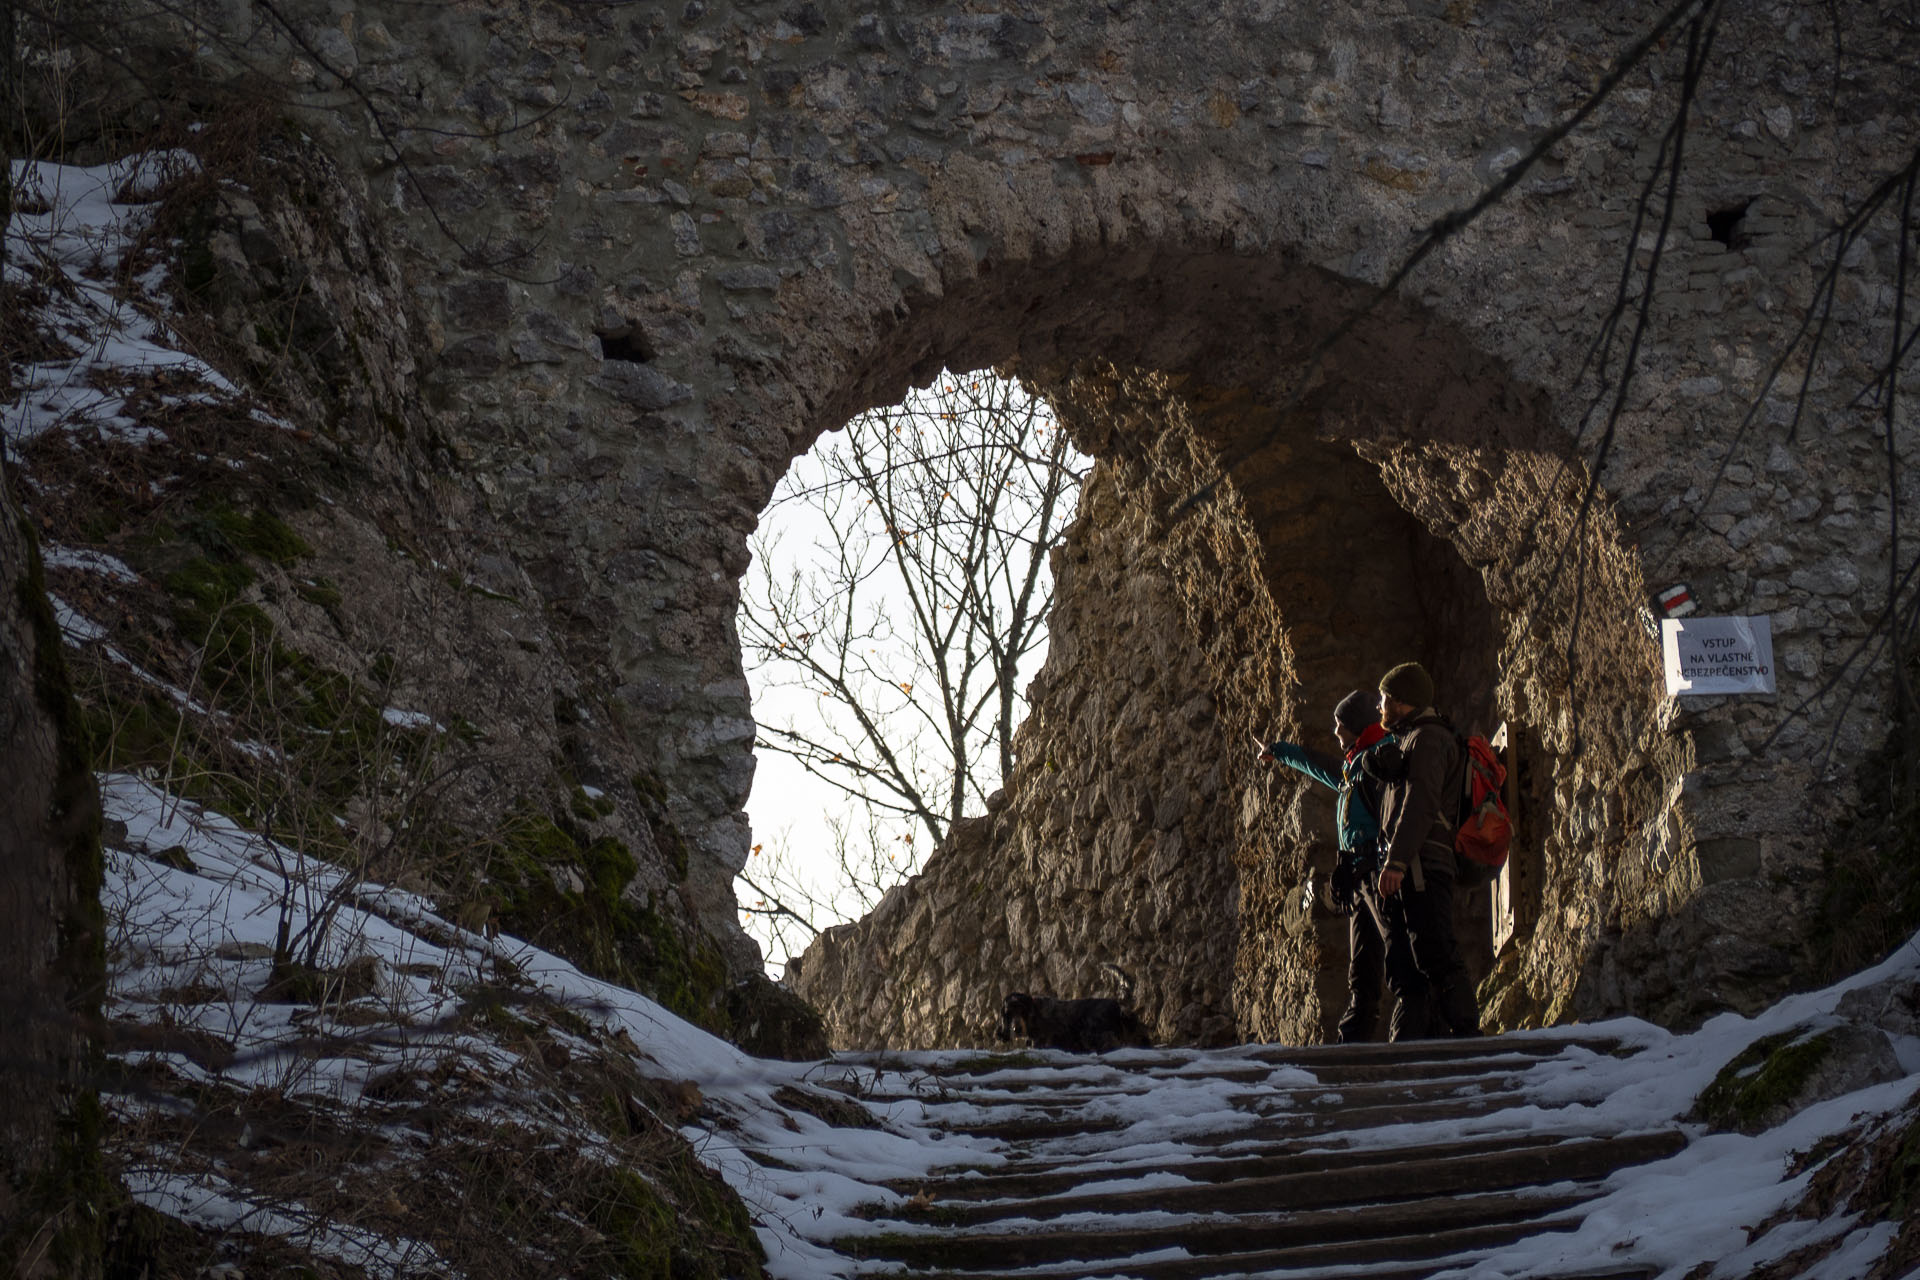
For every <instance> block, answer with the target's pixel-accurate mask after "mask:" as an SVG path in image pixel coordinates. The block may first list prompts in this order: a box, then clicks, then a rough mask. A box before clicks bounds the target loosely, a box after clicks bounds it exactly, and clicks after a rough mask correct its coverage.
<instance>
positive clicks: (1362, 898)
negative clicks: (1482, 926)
mask: <svg viewBox="0 0 1920 1280" xmlns="http://www.w3.org/2000/svg"><path fill="white" fill-rule="evenodd" d="M1333 736H1334V739H1335V740H1336V741H1337V742H1339V744H1340V750H1341V751H1342V752H1343V753H1344V759H1334V758H1333V757H1331V756H1327V755H1325V754H1323V753H1321V752H1318V751H1315V750H1313V749H1311V748H1309V747H1305V746H1302V745H1300V744H1299V743H1295V742H1275V743H1272V744H1270V745H1268V746H1267V747H1265V748H1264V749H1263V750H1262V751H1261V752H1260V763H1261V764H1262V765H1265V764H1269V763H1271V762H1273V761H1275V760H1278V761H1279V762H1280V763H1281V764H1283V765H1286V766H1287V767H1288V768H1290V769H1294V770H1297V771H1299V772H1300V773H1303V774H1305V775H1306V776H1307V777H1309V778H1312V779H1313V780H1314V781H1315V782H1318V783H1320V784H1321V785H1322V786H1326V787H1330V788H1332V789H1333V790H1334V791H1335V792H1337V793H1338V794H1339V799H1338V801H1337V802H1336V809H1335V821H1336V826H1337V831H1338V835H1339V840H1340V864H1339V866H1338V867H1337V868H1336V869H1335V871H1334V877H1333V890H1334V892H1333V901H1334V905H1335V906H1336V907H1347V906H1350V907H1351V914H1350V916H1349V917H1348V920H1347V1010H1346V1012H1345V1013H1344V1014H1343V1015H1341V1018H1340V1025H1339V1030H1338V1037H1339V1041H1340V1043H1341V1044H1353V1043H1355V1042H1361V1041H1367V1040H1371V1039H1372V1038H1373V1030H1374V1023H1375V1020H1376V1015H1377V1013H1378V1010H1379V1006H1380V980H1381V974H1382V969H1383V967H1384V970H1385V976H1386V985H1387V989H1388V990H1389V991H1390V992H1391V993H1392V994H1393V996H1394V997H1395V1005H1394V1010H1393V1017H1392V1020H1391V1023H1390V1024H1389V1033H1388V1038H1389V1039H1393V1040H1398V1039H1401V1038H1402V1037H1403V1036H1407V1035H1421V1034H1424V1031H1425V1027H1426V1008H1427V998H1426V980H1425V979H1424V978H1422V977H1421V976H1420V970H1419V968H1418V966H1417V965H1415V963H1414V959H1413V947H1412V942H1411V934H1410V932H1409V930H1408V929H1407V923H1406V918H1405V911H1404V906H1403V903H1402V902H1401V900H1400V899H1398V898H1393V899H1383V898H1382V897H1381V896H1380V893H1379V891H1378V889H1377V888H1376V886H1375V884H1374V874H1375V871H1376V870H1377V863H1378V859H1379V837H1380V794H1381V790H1382V784H1381V783H1380V782H1379V781H1377V780H1376V779H1374V778H1373V777H1371V776H1369V775H1368V774H1367V773H1366V771H1365V770H1364V769H1363V768H1362V764H1361V762H1362V759H1363V757H1365V756H1366V755H1367V753H1369V752H1370V751H1372V750H1374V749H1375V748H1376V747H1379V746H1382V745H1384V744H1386V743H1387V741H1388V735H1387V731H1386V729H1385V728H1384V727H1382V726H1381V724H1380V723H1379V721H1378V720H1377V718H1376V717H1375V715H1374V703H1373V699H1372V698H1370V697H1368V696H1367V695H1366V694H1365V693H1363V692H1361V691H1360V690H1358V689H1356V690H1354V691H1353V692H1352V693H1350V694H1348V695H1347V696H1346V697H1345V698H1342V699H1341V700H1340V704H1339V705H1338V706H1336V707H1335V708H1334V709H1333Z"/></svg>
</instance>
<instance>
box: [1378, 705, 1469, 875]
mask: <svg viewBox="0 0 1920 1280" xmlns="http://www.w3.org/2000/svg"><path fill="white" fill-rule="evenodd" d="M1462 764H1463V759H1462V756H1461V753H1460V743H1459V739H1458V737H1457V735H1455V733H1454V731H1453V726H1452V725H1451V724H1449V723H1447V720H1446V718H1445V717H1443V716H1441V715H1439V714H1437V713H1436V712H1435V711H1434V710H1433V708H1431V707H1428V708H1426V709H1424V710H1421V711H1417V712H1415V713H1414V714H1413V715H1411V716H1408V717H1407V718H1406V719H1405V720H1403V721H1401V722H1400V723H1399V724H1397V725H1395V726H1394V739H1393V745H1392V746H1391V747H1389V748H1388V749H1386V750H1384V751H1374V752H1369V753H1368V755H1367V759H1366V769H1367V772H1368V773H1369V774H1371V775H1372V776H1373V777H1375V778H1377V779H1379V780H1380V782H1381V783H1382V784H1383V785H1384V790H1383V793H1382V795H1381V801H1380V830H1381V833H1382V835H1381V844H1382V845H1383V846H1384V857H1383V858H1382V860H1381V865H1382V866H1383V867H1399V868H1401V869H1403V870H1405V871H1406V873H1407V875H1408V877H1409V878H1410V879H1411V880H1412V881H1413V887H1414V889H1415V890H1416V891H1419V890H1423V889H1425V888H1426V876H1425V875H1424V874H1423V869H1424V868H1428V867H1430V868H1432V869H1433V870H1435V871H1439V872H1442V873H1443V874H1445V875H1447V876H1448V877H1451V876H1452V875H1453V873H1454V855H1453V833H1454V822H1455V820H1456V819H1457V818H1458V817H1459V810H1460V784H1461V774H1460V769H1461V765H1462Z"/></svg>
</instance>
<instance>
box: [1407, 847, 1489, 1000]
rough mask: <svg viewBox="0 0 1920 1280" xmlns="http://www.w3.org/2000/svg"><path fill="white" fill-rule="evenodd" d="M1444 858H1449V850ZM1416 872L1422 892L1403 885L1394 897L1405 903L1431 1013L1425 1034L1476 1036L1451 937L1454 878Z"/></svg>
mask: <svg viewBox="0 0 1920 1280" xmlns="http://www.w3.org/2000/svg"><path fill="white" fill-rule="evenodd" d="M1448 854H1449V856H1451V854H1452V850H1448ZM1420 871H1421V876H1422V878H1423V879H1424V880H1425V881H1426V887H1425V888H1424V889H1421V890H1420V891H1419V892H1417V893H1416V892H1414V889H1413V884H1412V882H1411V881H1408V882H1406V883H1404V884H1402V885H1401V887H1400V892H1399V894H1398V895H1397V896H1398V897H1400V898H1401V899H1402V900H1403V901H1404V903H1405V906H1404V910H1405V912H1406V922H1407V933H1408V935H1409V938H1410V940H1411V942H1412V945H1413V962H1414V964H1415V965H1417V966H1418V967H1419V970H1420V974H1421V976H1422V977H1423V978H1425V979H1426V983H1427V991H1428V996H1429V1000H1430V1004H1431V1010H1430V1012H1429V1015H1428V1021H1429V1023H1430V1026H1429V1028H1428V1030H1427V1031H1426V1032H1425V1033H1424V1034H1427V1035H1432V1036H1446V1035H1455V1036H1477V1035H1479V1034H1480V1011H1479V1009H1478V1008H1476V1007H1475V1005H1474V1001H1473V988H1472V986H1471V985H1470V984H1469V983H1468V982H1467V967H1466V965H1465V964H1464V963H1462V961H1461V959H1460V943H1459V940H1458V939H1456V938H1455V937H1454V934H1453V874H1452V872H1451V871H1436V870H1434V868H1433V867H1432V866H1430V865H1426V864H1423V865H1422V866H1421V868H1420ZM1413 1034H1414V1035H1420V1034H1422V1033H1421V1032H1418V1031H1416V1032H1414V1033H1413Z"/></svg>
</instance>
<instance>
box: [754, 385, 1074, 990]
mask: <svg viewBox="0 0 1920 1280" xmlns="http://www.w3.org/2000/svg"><path fill="white" fill-rule="evenodd" d="M964 376H965V378H966V379H967V381H969V382H974V381H975V380H986V379H990V377H991V375H989V374H986V373H984V372H980V373H971V374H967V375H964ZM958 381H959V378H957V377H956V376H955V375H952V374H943V375H942V379H941V382H940V383H936V384H935V387H934V388H933V391H937V390H939V388H940V387H941V385H943V384H947V383H951V382H958ZM995 385H999V384H997V383H996V384H995ZM1013 391H1014V393H1015V394H1016V395H1017V396H1018V399H1017V401H1016V403H1017V404H1018V405H1019V406H1020V407H1021V409H1022V411H1024V410H1025V409H1026V408H1027V407H1028V406H1033V407H1035V408H1037V410H1038V411H1039V413H1040V414H1041V420H1042V421H1043V422H1044V423H1045V430H1046V431H1048V432H1051V431H1057V430H1058V428H1057V426H1054V424H1053V420H1052V414H1051V412H1050V411H1048V410H1047V409H1046V406H1045V405H1044V404H1040V405H1037V406H1034V405H1033V402H1032V401H1031V400H1030V399H1029V398H1027V397H1026V396H1024V395H1023V394H1020V393H1019V391H1018V388H1017V387H1014V388H1013ZM904 403H905V404H906V405H910V406H913V407H915V408H916V409H926V410H931V408H932V406H933V405H934V403H935V401H934V399H933V395H932V392H931V391H929V392H914V393H912V394H910V395H909V397H908V399H907V400H906V401H905V402H904ZM845 440H846V436H845V434H844V433H841V432H835V433H833V434H831V435H829V436H827V437H825V438H823V439H822V440H821V441H820V443H819V444H817V445H816V446H815V447H814V450H813V451H812V453H811V454H809V455H808V456H807V457H804V458H801V459H799V460H798V461H797V462H796V463H795V464H794V467H793V469H792V470H791V471H790V472H789V474H788V475H787V477H786V479H785V480H783V481H782V483H781V486H780V489H779V492H778V494H777V495H776V497H775V500H774V503H773V505H772V506H771V507H770V508H769V509H768V511H767V512H766V513H765V514H764V515H763V517H762V522H761V528H760V532H759V535H758V536H757V538H756V545H755V557H756V560H755V563H754V565H753V566H752V567H751V568H750V569H749V570H748V574H747V582H746V592H745V596H746V598H747V599H749V600H750V599H752V598H753V597H754V596H755V594H756V584H757V583H759V582H760V581H761V580H762V575H763V574H765V573H766V571H767V569H768V568H769V567H770V568H771V570H772V572H773V577H774V580H775V581H776V582H782V583H784V582H789V581H794V580H797V579H798V578H800V577H802V576H803V575H804V574H806V573H807V572H808V571H809V570H812V569H814V568H816V567H817V566H821V565H825V564H827V563H829V562H830V561H831V559H832V557H833V555H834V552H833V550H832V548H831V546H830V538H829V533H830V529H831V526H830V525H829V524H828V522H827V520H826V518H825V516H824V515H822V514H821V512H820V510H819V509H818V508H817V507H816V506H815V505H813V504H812V503H809V502H807V501H799V500H790V499H789V500H785V501H783V500H782V498H783V497H785V496H786V495H790V494H792V493H793V492H794V491H795V490H796V489H806V488H807V487H809V486H815V485H818V484H820V483H821V481H822V479H823V476H824V468H823V459H824V458H825V457H826V456H827V454H828V453H829V452H830V451H832V450H835V449H837V448H840V447H841V446H843V445H844V443H845ZM1070 465H1072V466H1073V467H1075V468H1076V469H1078V468H1084V466H1085V465H1086V459H1084V458H1082V457H1080V455H1078V454H1077V453H1074V454H1072V455H1071V462H1070ZM1073 505H1074V504H1073V502H1072V501H1069V502H1067V503H1066V504H1065V505H1064V507H1063V509H1062V512H1061V514H1060V515H1059V516H1058V517H1057V518H1056V521H1055V524H1056V527H1058V526H1064V525H1065V524H1066V523H1067V521H1068V520H1069V519H1070V518H1071V515H1072V511H1073ZM763 557H764V561H763V559H762V558H763ZM864 590H865V591H866V593H867V594H868V595H869V596H870V598H871V599H872V600H873V601H874V602H875V603H877V604H879V605H881V606H882V607H883V608H884V609H885V610H886V611H887V613H888V614H889V615H890V616H892V617H895V618H897V619H899V620H900V621H901V623H902V625H901V626H900V634H899V635H898V636H896V637H895V638H894V639H893V641H892V642H891V647H889V645H888V643H886V642H881V643H880V645H879V648H878V650H877V652H876V653H875V657H874V660H875V662H876V663H877V664H878V665H879V666H881V667H882V668H883V669H884V668H889V667H890V668H891V669H892V670H894V671H896V672H898V673H900V674H899V675H896V676H894V677H893V678H894V679H896V680H897V679H899V678H900V676H908V678H909V679H911V676H910V675H908V673H910V672H911V671H912V669H913V667H914V664H915V661H916V659H915V656H914V655H913V651H912V648H911V645H912V638H911V633H910V631H909V630H908V628H907V627H906V626H905V625H904V622H905V619H906V618H907V616H908V610H907V607H906V604H905V596H904V594H903V591H902V589H901V588H900V586H899V583H898V579H897V577H896V576H895V575H894V574H893V573H892V571H891V570H890V569H887V570H883V571H882V572H881V573H880V574H877V575H876V576H875V577H873V578H872V579H871V580H870V581H869V583H868V584H867V585H866V587H865V588H864ZM741 631H742V635H743V639H744V637H745V636H746V634H747V628H746V626H745V624H744V622H743V624H742V627H741ZM890 653H891V654H893V655H894V657H893V659H892V661H891V662H890V661H889V654H890ZM744 657H745V661H746V666H747V679H748V682H749V685H750V687H751V689H752V693H753V714H754V719H755V720H756V721H757V722H759V723H760V724H761V725H762V726H776V725H779V726H784V725H788V724H791V725H792V726H794V727H795V728H797V729H800V730H802V731H806V732H810V733H812V732H817V731H818V728H819V726H820V725H821V724H822V723H823V721H822V713H821V705H822V704H821V702H820V700H819V698H818V695H817V694H811V693H808V692H805V691H802V690H799V689H796V688H792V687H783V686H782V684H781V683H780V681H781V680H783V679H786V678H789V677H787V676H785V674H784V673H782V672H781V671H779V670H776V669H775V668H773V667H770V666H766V665H759V664H758V663H757V659H756V655H755V653H754V652H753V650H752V646H751V645H747V646H746V652H745V655H744ZM1044 658H1045V645H1044V644H1042V645H1040V646H1039V647H1038V648H1036V649H1035V650H1034V651H1032V652H1031V653H1030V654H1028V656H1027V658H1026V660H1025V661H1024V662H1023V663H1022V664H1021V668H1020V675H1019V677H1018V679H1017V681H1016V687H1017V688H1018V689H1019V690H1021V691H1022V692H1024V690H1025V687H1026V684H1027V682H1028V681H1030V680H1031V679H1032V678H1033V676H1034V674H1035V673H1037V672H1038V670H1039V668H1040V664H1041V662H1042V661H1043V660H1044ZM1017 714H1018V715H1022V716H1023V715H1024V714H1025V706H1024V702H1022V704H1021V705H1020V706H1019V707H1018V708H1017ZM762 738H763V741H764V740H765V734H764V732H763V735H762ZM756 756H757V761H758V764H757V770H756V773H755V775H754V783H753V792H752V795H751V796H750V797H749V799H748V801H747V806H746V807H747V815H748V818H749V820H750V821H751V823H752V829H753V841H754V844H755V846H756V847H757V849H758V850H759V851H758V852H757V853H756V854H754V855H753V856H752V857H750V858H749V859H748V865H747V868H746V873H745V874H746V875H747V876H748V877H750V878H752V879H754V881H755V882H756V883H758V884H760V885H762V886H763V887H766V884H767V879H768V876H767V871H768V865H767V864H768V861H769V860H770V859H771V858H773V857H775V856H784V858H785V860H786V862H785V865H787V866H789V867H791V868H792V871H791V874H795V875H798V876H799V877H800V878H801V879H802V880H804V881H805V882H806V883H807V884H808V886H809V887H810V889H811V890H812V893H813V896H814V897H815V899H816V900H817V901H819V902H821V903H823V904H826V906H825V909H824V910H821V911H820V912H819V913H818V915H817V916H816V920H815V922H816V924H818V925H819V926H820V927H825V926H826V925H827V924H831V923H837V922H839V921H840V920H845V919H853V918H857V917H858V916H859V915H861V914H863V913H864V911H865V909H866V907H867V906H868V905H870V904H869V903H863V901H862V900H861V898H860V896H859V895H858V894H857V893H855V892H853V891H852V890H851V889H850V888H849V887H848V886H847V885H846V884H845V883H844V877H843V876H842V875H841V873H840V870H839V866H838V862H837V858H836V853H835V846H834V840H833V836H832V832H831V830H830V828H829V820H830V818H832V817H834V816H836V815H838V816H839V817H840V818H841V819H842V820H848V819H855V820H854V821H853V823H852V825H851V827H850V830H853V831H855V832H857V833H864V824H863V822H862V821H860V820H858V819H857V811H856V806H855V805H854V804H853V803H852V802H850V801H848V800H847V799H846V797H845V796H844V795H842V794H841V793H840V792H839V791H838V790H837V789H836V788H834V787H833V786H832V785H831V784H829V783H826V782H824V781H821V780H820V779H817V778H815V777H813V776H812V775H810V774H808V773H807V772H806V770H805V769H804V768H802V767H801V765H800V763H799V762H798V761H797V760H795V759H794V758H793V757H791V756H789V755H785V754H782V753H781V752H778V751H772V750H767V749H764V748H762V749H760V750H758V751H757V752H756ZM988 767H992V762H988ZM974 772H975V776H976V777H978V776H979V771H978V770H976V771H974ZM988 789H991V787H990V786H989V788H988ZM910 830H913V827H912V825H911V824H908V823H905V822H902V823H900V824H897V832H898V833H905V832H907V831H910ZM898 833H896V834H894V835H893V836H892V838H891V839H890V840H889V841H888V842H887V843H888V845H889V848H890V849H891V850H892V852H891V854H890V856H892V857H893V858H894V859H895V860H896V865H898V866H899V867H900V868H901V869H902V875H903V876H904V875H905V874H906V873H908V872H910V871H911V870H913V869H915V868H917V866H918V864H919V862H920V861H922V860H924V858H925V856H926V855H927V854H928V853H930V852H931V850H930V848H929V847H928V838H927V833H926V831H925V830H924V829H919V830H917V831H916V832H915V833H914V834H915V838H914V839H913V840H912V841H910V842H908V841H904V840H901V842H900V843H899V845H898V846H897V847H895V846H894V845H893V841H894V840H900V834H898ZM861 844H862V847H863V848H864V845H865V841H864V839H862V841H861ZM736 889H737V893H738V896H739V898H740V901H741V903H742V905H743V906H751V905H753V904H754V903H755V902H756V901H761V899H760V898H759V895H758V894H757V893H756V892H755V891H754V890H753V889H752V888H751V887H749V886H747V885H745V884H740V885H737V886H736ZM783 901H784V898H783ZM743 923H744V924H745V927H746V929H747V932H748V933H749V934H751V935H752V936H753V937H755V938H756V939H757V940H758V941H759V942H760V944H761V947H762V949H763V951H764V952H765V953H766V957H767V967H768V970H769V972H771V973H772V974H774V975H775V976H776V977H777V976H778V975H779V973H780V972H781V970H782V968H783V967H784V965H785V963H786V960H787V958H788V956H787V951H786V948H785V946H784V945H783V940H782V939H781V938H780V937H779V936H777V933H776V932H775V931H774V930H773V929H772V928H770V927H769V924H768V922H767V921H765V920H763V919H761V918H759V917H754V916H745V917H743ZM794 942H795V945H796V946H804V945H805V937H804V934H800V935H795V938H794Z"/></svg>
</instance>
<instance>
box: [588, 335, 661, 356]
mask: <svg viewBox="0 0 1920 1280" xmlns="http://www.w3.org/2000/svg"><path fill="white" fill-rule="evenodd" d="M595 336H596V337H598V338H599V339H600V358H601V359H602V360H625V361H628V362H629V363H632V364H646V363H647V362H648V361H650V360H652V359H653V348H651V347H649V346H648V345H647V343H646V339H644V338H642V337H641V336H640V335H639V334H638V333H635V332H634V331H633V330H631V329H621V330H616V331H613V332H610V333H601V334H596V335H595Z"/></svg>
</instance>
